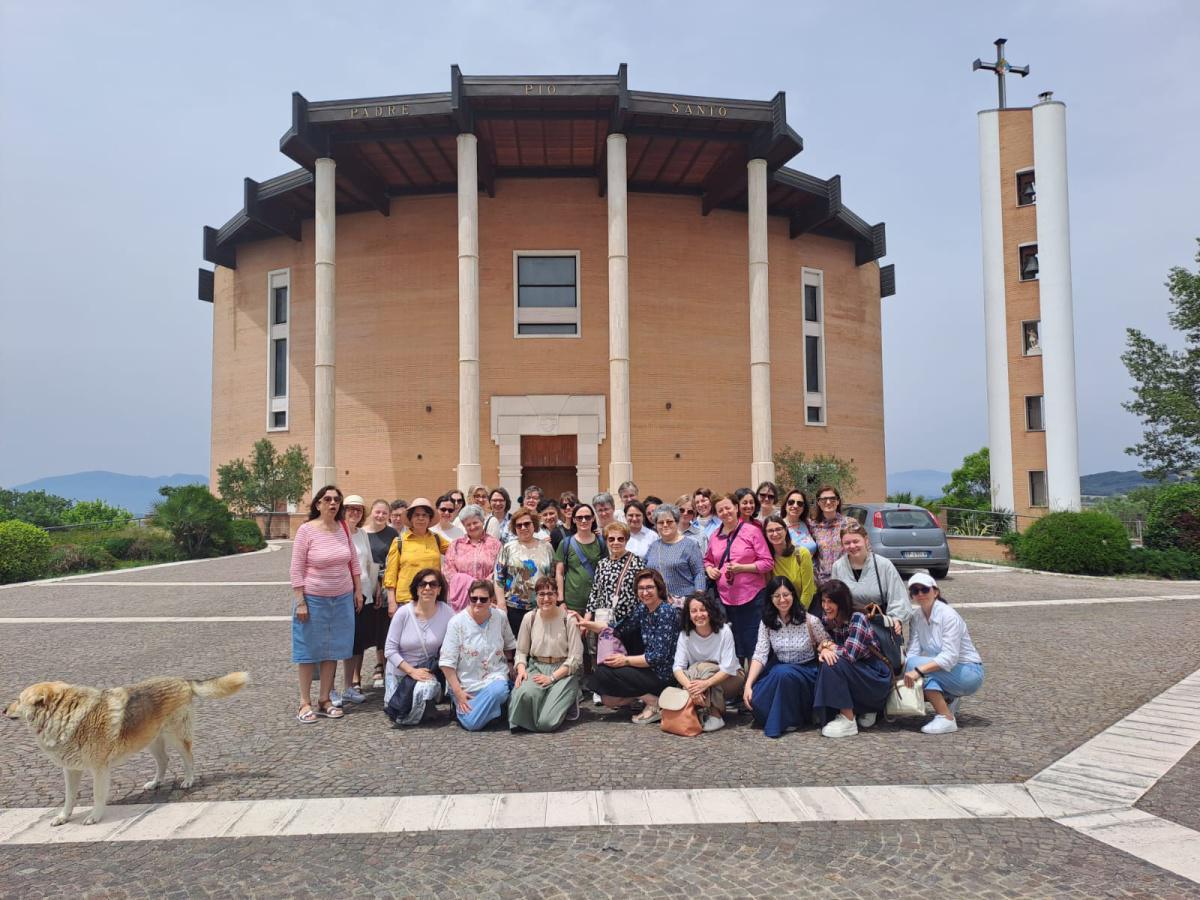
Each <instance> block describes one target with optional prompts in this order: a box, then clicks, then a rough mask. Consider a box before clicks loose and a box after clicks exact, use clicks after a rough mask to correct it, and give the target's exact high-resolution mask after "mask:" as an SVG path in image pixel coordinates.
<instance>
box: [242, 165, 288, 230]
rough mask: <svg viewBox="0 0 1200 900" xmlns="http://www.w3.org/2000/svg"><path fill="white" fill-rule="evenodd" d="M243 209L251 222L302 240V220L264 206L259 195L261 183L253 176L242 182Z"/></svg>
mask: <svg viewBox="0 0 1200 900" xmlns="http://www.w3.org/2000/svg"><path fill="white" fill-rule="evenodd" d="M242 198H243V199H242V211H243V212H244V213H245V215H246V218H247V219H249V220H250V221H251V222H254V223H256V224H258V225H261V226H262V227H263V228H266V229H268V230H270V231H274V232H275V233H276V234H281V235H283V236H284V237H290V238H291V239H292V240H293V241H298V240H300V220H299V219H298V218H296V217H295V216H294V215H292V214H290V213H287V212H284V211H278V210H275V209H273V208H271V207H268V206H264V205H263V203H262V201H261V199H260V197H259V183H258V182H257V181H255V180H254V179H253V178H247V179H245V180H244V181H243V182H242Z"/></svg>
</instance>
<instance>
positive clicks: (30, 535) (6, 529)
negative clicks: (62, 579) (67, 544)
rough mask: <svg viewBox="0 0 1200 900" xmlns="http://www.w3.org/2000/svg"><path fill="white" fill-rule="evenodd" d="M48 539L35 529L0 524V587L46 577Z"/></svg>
mask: <svg viewBox="0 0 1200 900" xmlns="http://www.w3.org/2000/svg"><path fill="white" fill-rule="evenodd" d="M49 561H50V535H48V534H46V532H45V531H43V530H42V529H41V528H38V527H37V526H36V525H30V524H28V523H26V522H18V521H17V520H15V519H11V520H9V521H7V522H0V584H10V583H12V582H14V581H32V580H33V579H34V578H41V577H43V576H44V575H45V574H46V568H47V565H48V564H49Z"/></svg>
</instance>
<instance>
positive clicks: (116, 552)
mask: <svg viewBox="0 0 1200 900" xmlns="http://www.w3.org/2000/svg"><path fill="white" fill-rule="evenodd" d="M136 540H137V537H136V536H134V535H132V534H115V535H113V536H112V537H106V538H105V539H104V540H102V541H100V546H101V547H103V548H104V549H105V550H107V551H108V552H109V553H110V554H112V556H113V558H114V559H129V548H130V547H132V546H133V542H134V541H136Z"/></svg>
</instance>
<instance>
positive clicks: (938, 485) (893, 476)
mask: <svg viewBox="0 0 1200 900" xmlns="http://www.w3.org/2000/svg"><path fill="white" fill-rule="evenodd" d="M949 481H950V473H949V472H940V471H938V470H937V469H910V470H909V471H907V472H888V477H887V489H888V493H889V494H898V493H901V492H903V491H907V492H908V493H910V494H912V495H914V496H916V495H917V494H920V495H921V496H923V497H930V498H937V497H940V496H942V488H943V487H945V486H946V485H947V484H948V483H949ZM879 499H881V500H882V499H883V498H882V497H880V498H879Z"/></svg>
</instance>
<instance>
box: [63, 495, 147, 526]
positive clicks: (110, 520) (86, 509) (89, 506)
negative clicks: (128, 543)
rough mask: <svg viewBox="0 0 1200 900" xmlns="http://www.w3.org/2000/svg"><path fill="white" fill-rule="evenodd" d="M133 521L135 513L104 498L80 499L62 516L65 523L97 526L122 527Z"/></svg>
mask: <svg viewBox="0 0 1200 900" xmlns="http://www.w3.org/2000/svg"><path fill="white" fill-rule="evenodd" d="M132 521H133V513H131V512H130V511H129V510H127V509H123V508H121V507H120V506H110V505H109V504H107V503H105V502H104V501H103V500H99V499H97V500H80V501H79V502H78V503H75V504H74V505H73V506H72V507H71V508H70V509H68V510H67V511H66V512H65V513H63V516H62V523H63V524H64V525H91V526H93V527H95V528H122V527H124V526H125V525H128V524H129V523H130V522H132Z"/></svg>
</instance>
